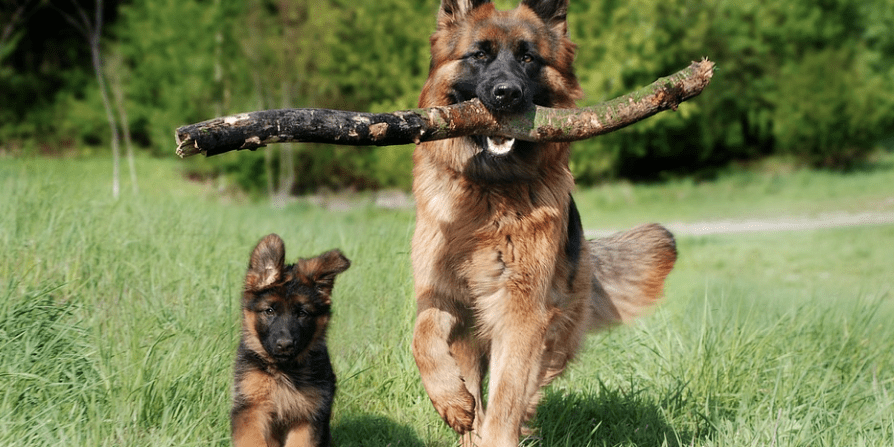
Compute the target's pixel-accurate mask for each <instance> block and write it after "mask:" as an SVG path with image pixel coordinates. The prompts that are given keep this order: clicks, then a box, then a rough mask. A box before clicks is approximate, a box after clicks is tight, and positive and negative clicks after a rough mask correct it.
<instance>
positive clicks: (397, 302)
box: [0, 155, 894, 447]
mask: <svg viewBox="0 0 894 447" xmlns="http://www.w3.org/2000/svg"><path fill="white" fill-rule="evenodd" d="M233 156H238V155H233ZM138 162H139V179H140V188H141V193H140V195H139V196H133V195H132V194H131V193H130V189H129V185H128V184H127V183H125V185H124V187H123V188H122V197H121V199H120V200H118V201H114V200H112V199H111V197H110V195H111V194H110V190H111V187H110V180H109V171H110V166H109V165H110V163H109V162H108V161H107V160H103V159H16V158H0V210H2V212H0V446H7V445H9V446H13V445H15V446H39V445H66V446H68V445H70V446H119V445H128V446H167V445H171V446H187V445H202V446H206V445H228V444H229V420H228V411H229V404H230V403H229V399H230V386H231V367H232V365H231V362H232V357H233V354H234V351H235V346H236V342H237V337H238V314H239V312H238V297H239V288H240V286H241V281H242V276H243V274H244V269H245V266H246V265H247V261H248V255H249V253H250V250H251V248H252V247H253V246H254V244H255V243H256V242H257V240H258V239H260V238H261V237H262V236H264V235H265V234H267V233H270V232H277V233H279V234H280V235H281V236H282V237H283V238H284V239H285V241H286V249H287V258H288V259H289V260H294V259H295V258H296V257H298V256H309V255H314V254H317V253H319V252H321V251H324V250H327V249H329V248H333V247H340V248H341V249H342V250H343V251H344V252H345V253H346V254H347V256H348V257H349V258H351V259H352V261H353V262H354V264H353V267H351V269H350V270H348V271H347V272H346V273H344V274H343V275H341V276H340V277H339V281H338V284H337V285H336V288H335V296H334V304H333V306H334V312H335V317H334V320H333V323H332V327H331V331H330V349H331V351H332V353H333V361H334V363H335V369H336V373H337V375H338V378H339V382H338V386H339V391H338V395H337V398H336V403H335V410H334V416H333V430H334V438H335V442H336V444H337V445H340V446H382V447H384V446H445V447H446V446H451V445H453V444H454V442H455V436H454V435H453V434H452V433H451V432H450V431H449V430H448V429H447V428H446V427H445V425H444V424H443V423H442V422H441V421H440V419H439V418H438V416H437V415H436V413H435V412H434V410H433V409H432V407H431V404H430V402H429V400H428V398H427V396H426V395H425V392H424V390H423V389H422V386H421V385H420V383H419V380H418V374H417V371H416V367H415V364H414V362H413V359H412V356H411V355H410V349H409V341H410V332H411V328H412V320H413V317H414V314H415V309H414V305H413V298H412V278H411V274H410V268H409V259H408V250H409V238H410V234H411V232H412V228H413V214H412V211H411V210H397V211H389V210H379V209H374V208H372V207H370V206H359V207H355V208H354V209H352V210H349V211H344V212H327V211H323V210H321V209H319V208H317V207H314V206H311V205H309V204H307V203H305V202H302V201H298V202H295V203H292V204H289V205H287V206H285V207H284V208H282V209H274V208H272V207H270V206H269V205H267V204H263V203H261V204H259V203H253V202H252V201H249V200H244V199H242V200H240V199H234V198H233V196H232V195H225V196H221V195H220V194H218V193H217V190H216V189H215V188H212V187H210V186H208V185H202V184H197V183H189V182H186V181H185V180H183V179H182V176H181V175H180V169H181V168H182V167H183V165H184V164H185V163H193V162H196V161H192V160H186V161H179V160H150V159H140V160H138ZM878 166H879V167H877V168H875V169H870V170H867V171H865V172H860V173H854V174H847V175H842V174H832V173H822V172H820V173H817V172H802V171H795V172H775V173H746V174H732V175H729V176H725V177H723V178H720V179H718V180H717V181H715V182H710V183H693V182H686V181H679V182H673V183H671V184H668V185H663V186H639V185H628V184H617V185H610V186H604V187H600V188H595V189H590V190H585V191H579V192H578V194H577V198H578V199H577V200H578V205H579V207H580V208H581V211H582V213H583V219H584V222H585V223H584V224H585V226H586V227H587V228H614V227H621V226H626V225H631V224H635V223H638V222H643V221H659V222H661V221H672V220H673V221H687V220H697V219H706V218H736V217H745V216H748V217H754V216H763V217H772V216H778V215H781V214H786V215H797V216H803V215H817V214H819V213H822V212H826V211H858V210H865V209H879V210H891V209H894V186H892V185H894V167H892V165H891V163H890V162H887V163H886V162H882V163H880V164H879V165H878ZM678 242H679V250H680V260H679V262H678V264H677V267H676V268H675V270H674V271H673V272H672V273H671V277H670V280H669V284H668V287H667V299H666V302H665V303H664V304H663V305H662V306H661V307H660V308H659V309H658V310H657V311H656V312H655V313H654V314H653V315H651V316H649V317H647V318H644V319H643V320H642V321H640V322H638V323H637V324H635V325H633V326H631V327H626V328H619V329H616V330H613V331H610V332H607V333H601V334H597V335H594V336H591V337H590V338H589V340H588V345H587V348H586V349H585V351H584V352H583V353H582V355H581V356H580V358H579V360H578V361H577V362H576V363H574V364H573V365H572V366H571V367H570V368H569V369H568V370H567V372H566V374H565V375H564V376H563V377H562V378H561V379H559V380H557V381H556V382H555V383H554V384H553V385H552V386H551V387H550V388H549V389H548V390H547V392H546V396H545V398H544V401H543V403H542V405H541V408H540V411H539V413H538V416H537V418H536V420H535V421H534V426H535V427H536V428H537V434H536V436H535V437H532V438H530V439H527V440H525V441H524V442H523V445H525V446H529V447H534V446H544V447H551V446H588V445H592V446H615V445H622V446H660V445H671V446H678V445H679V446H684V445H685V446H688V445H697V446H891V445H892V444H894V349H892V347H894V342H892V340H894V325H892V324H891V321H892V319H894V300H892V285H894V262H892V253H894V226H890V225H889V226H876V227H859V228H842V229H834V230H816V231H806V232H797V233H755V234H747V235H713V236H701V237H680V238H679V241H678Z"/></svg>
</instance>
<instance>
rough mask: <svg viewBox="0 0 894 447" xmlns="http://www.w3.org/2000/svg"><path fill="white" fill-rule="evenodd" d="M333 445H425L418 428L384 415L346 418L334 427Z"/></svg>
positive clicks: (418, 446) (417, 446) (383, 446)
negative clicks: (415, 428)
mask: <svg viewBox="0 0 894 447" xmlns="http://www.w3.org/2000/svg"><path fill="white" fill-rule="evenodd" d="M332 445H339V446H362V447H386V446H390V447H425V443H423V442H422V440H421V439H419V438H418V437H417V436H416V430H414V429H413V428H412V427H408V426H406V425H400V424H398V423H395V422H394V421H392V420H390V419H388V418H387V417H384V416H374V415H360V416H352V417H348V418H344V419H342V420H340V421H339V422H338V423H337V424H335V425H333V427H332Z"/></svg>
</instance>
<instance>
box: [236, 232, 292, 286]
mask: <svg viewBox="0 0 894 447" xmlns="http://www.w3.org/2000/svg"><path fill="white" fill-rule="evenodd" d="M285 258H286V247H285V244H284V243H283V241H282V239H281V238H280V237H279V236H278V235H276V234H268V235H267V236H266V237H265V238H264V239H261V241H260V242H258V245H257V246H256V247H255V249H254V251H252V253H251V259H250V260H249V262H248V272H246V274H245V290H246V291H257V290H261V289H263V288H265V287H269V286H271V285H273V284H275V283H276V282H277V281H279V280H280V279H281V278H282V270H283V265H284V264H285Z"/></svg>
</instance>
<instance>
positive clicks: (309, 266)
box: [295, 249, 351, 304]
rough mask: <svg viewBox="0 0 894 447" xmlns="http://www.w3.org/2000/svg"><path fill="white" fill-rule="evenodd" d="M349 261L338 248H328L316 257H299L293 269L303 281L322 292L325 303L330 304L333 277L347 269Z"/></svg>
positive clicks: (333, 282) (333, 283)
mask: <svg viewBox="0 0 894 447" xmlns="http://www.w3.org/2000/svg"><path fill="white" fill-rule="evenodd" d="M350 266H351V261H349V260H348V258H346V257H345V255H343V254H342V253H341V251H339V250H337V249H336V250H330V251H327V252H326V253H323V254H321V255H319V256H317V257H316V258H311V259H299V260H298V263H297V264H296V266H295V267H296V269H295V271H296V272H297V274H298V275H300V276H301V278H302V280H303V282H305V283H307V284H308V285H313V286H314V287H315V288H316V289H317V290H319V291H320V292H322V299H323V302H324V303H325V304H330V303H331V299H330V294H331V293H332V286H334V285H335V277H336V276H337V275H338V274H339V273H341V272H343V271H345V270H347V269H348V267H350Z"/></svg>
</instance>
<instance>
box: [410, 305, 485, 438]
mask: <svg viewBox="0 0 894 447" xmlns="http://www.w3.org/2000/svg"><path fill="white" fill-rule="evenodd" d="M425 301H426V300H424V299H423V300H420V309H419V313H418V315H417V317H416V327H415V329H414V331H413V357H415V359H416V366H417V367H418V368H419V374H420V376H422V384H423V385H424V386H425V391H426V392H427V393H428V397H429V398H430V399H431V401H432V404H434V406H435V410H437V411H438V414H440V415H441V417H442V418H443V419H444V421H445V422H447V424H448V425H450V427H451V428H453V429H454V430H455V431H456V432H457V433H459V434H463V433H466V432H468V431H469V430H471V429H472V424H473V422H474V420H475V399H474V397H473V396H472V394H470V393H469V391H468V390H467V389H466V386H465V384H463V379H462V374H461V372H460V368H459V365H457V363H456V360H455V359H454V358H453V356H451V355H450V348H449V345H448V341H449V338H450V334H451V332H452V331H453V328H454V327H455V326H456V324H457V322H458V319H457V317H456V315H454V314H452V313H450V312H448V311H446V310H443V309H439V308H436V307H424V304H422V303H424V302H425Z"/></svg>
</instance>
